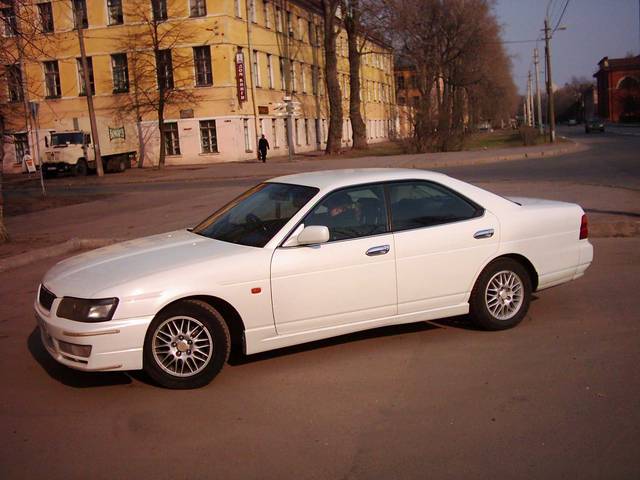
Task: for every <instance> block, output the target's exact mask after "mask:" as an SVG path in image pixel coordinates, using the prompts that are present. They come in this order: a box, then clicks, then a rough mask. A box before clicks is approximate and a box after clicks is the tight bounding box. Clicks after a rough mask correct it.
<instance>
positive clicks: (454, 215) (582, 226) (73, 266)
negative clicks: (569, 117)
mask: <svg viewBox="0 0 640 480" xmlns="http://www.w3.org/2000/svg"><path fill="white" fill-rule="evenodd" d="M587 230H588V229H587V217H586V215H585V214H584V211H583V210H582V208H580V207H579V206H578V205H575V204H572V203H563V202H556V201H550V200H536V199H532V198H515V197H514V198H510V199H507V198H503V197H500V196H498V195H495V194H493V193H490V192H488V191H486V190H482V189H481V188H478V187H475V186H473V185H470V184H468V183H464V182H461V181H459V180H455V179H453V178H451V177H448V176H446V175H443V174H441V173H435V172H427V171H423V170H394V169H362V170H335V171H327V172H313V173H302V174H297V175H289V176H286V177H279V178H275V179H272V180H269V181H266V182H264V183H261V184H259V185H257V186H255V187H253V188H252V189H251V190H249V191H247V192H246V193H244V194H242V195H241V196H239V197H238V198H236V199H235V200H233V201H231V202H230V203H229V204H227V205H226V206H225V207H223V208H221V209H220V210H219V211H218V212H216V213H214V214H213V215H211V216H210V217H209V218H207V219H206V220H204V221H203V222H202V223H200V224H199V225H198V226H196V227H195V228H193V229H184V230H178V231H175V232H170V233H165V234H161V235H155V236H152V237H147V238H142V239H138V240H133V241H129V242H126V243H121V244H119V245H112V246H110V247H106V248H102V249H100V250H95V251H93V252H87V253H84V254H82V255H78V256H76V257H72V258H69V259H66V260H64V261H62V262H60V263H58V264H57V265H55V266H54V267H53V268H52V269H51V270H49V272H48V273H47V274H46V275H45V276H44V279H43V280H42V283H41V285H40V287H39V288H38V293H37V295H36V299H35V305H34V308H35V313H36V318H37V320H38V324H39V326H40V332H41V335H42V340H43V343H44V346H45V347H46V349H47V351H48V352H49V353H50V354H51V356H52V357H53V358H54V359H55V360H57V361H58V362H60V363H62V364H64V365H67V366H69V367H71V368H76V369H78V370H87V371H114V370H136V369H142V368H144V369H145V370H146V371H147V372H148V374H149V375H150V377H151V378H153V379H154V380H155V381H156V382H157V383H159V384H160V385H163V386H165V387H171V388H193V387H201V386H203V385H206V384H207V383H209V382H210V381H211V380H212V379H213V377H215V376H216V374H217V373H218V372H219V371H220V370H221V369H222V367H223V365H224V364H225V363H226V361H227V359H228V357H229V353H230V348H231V345H232V344H233V345H237V346H238V347H239V348H242V349H243V351H244V353H246V354H252V353H258V352H263V351H266V350H272V349H275V348H281V347H287V346H290V345H296V344H299V343H304V342H310V341H313V340H320V339H323V338H328V337H333V336H336V335H344V334H346V333H352V332H356V331H359V330H365V329H369V328H376V327H382V326H385V325H394V324H402V323H409V322H419V321H424V320H431V319H435V318H443V317H450V316H454V315H463V314H467V313H468V314H470V318H471V319H472V320H473V321H474V322H475V324H476V325H478V326H479V327H481V328H484V329H487V330H503V329H506V328H510V327H513V326H515V325H516V324H518V323H520V321H521V320H522V319H523V318H524V316H525V315H526V313H527V309H528V308H529V302H530V300H531V295H532V292H537V291H540V290H543V289H545V288H548V287H553V286H555V285H559V284H561V283H565V282H568V281H570V280H573V279H576V278H578V277H580V276H582V275H583V274H584V272H585V270H586V269H587V267H589V265H590V264H591V260H592V258H593V247H592V246H591V244H590V243H589V241H588V239H587V236H588V232H587ZM557 298H559V297H557ZM558 303H560V302H558ZM558 308H564V307H562V306H561V305H558ZM461 343H462V342H461ZM458 347H459V348H461V349H463V348H464V345H462V344H460V345H458ZM451 348H453V347H451ZM409 354H411V352H409ZM520 354H521V355H522V354H523V353H522V352H520ZM524 354H526V353H524Z"/></svg>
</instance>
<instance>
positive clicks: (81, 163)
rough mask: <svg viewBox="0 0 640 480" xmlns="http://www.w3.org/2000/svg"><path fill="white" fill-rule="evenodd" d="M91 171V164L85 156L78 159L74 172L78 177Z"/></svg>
mask: <svg viewBox="0 0 640 480" xmlns="http://www.w3.org/2000/svg"><path fill="white" fill-rule="evenodd" d="M88 172H89V166H88V165H87V161H86V160H85V159H84V158H81V159H80V160H78V163H76V164H75V165H74V167H73V174H74V175H75V176H76V177H86V176H87V173H88Z"/></svg>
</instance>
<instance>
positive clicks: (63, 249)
mask: <svg viewBox="0 0 640 480" xmlns="http://www.w3.org/2000/svg"><path fill="white" fill-rule="evenodd" d="M119 241H121V240H118V239H115V238H72V239H70V240H67V241H66V242H64V243H59V244H58V245H53V246H51V247H45V248H38V249H35V250H31V251H30V252H26V253H22V254H20V255H14V256H13V257H8V258H5V259H3V260H0V272H4V271H6V270H11V269H13V268H19V267H23V266H25V265H28V264H30V263H34V262H37V261H39V260H44V259H46V258H50V257H56V256H58V255H64V254H65V253H70V252H73V251H75V250H83V249H94V248H100V247H106V246H107V245H112V244H114V243H117V242H119Z"/></svg>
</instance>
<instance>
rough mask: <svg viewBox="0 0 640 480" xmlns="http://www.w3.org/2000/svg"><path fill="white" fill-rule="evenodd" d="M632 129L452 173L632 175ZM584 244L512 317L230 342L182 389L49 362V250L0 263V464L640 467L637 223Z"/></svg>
mask: <svg viewBox="0 0 640 480" xmlns="http://www.w3.org/2000/svg"><path fill="white" fill-rule="evenodd" d="M572 134H575V135H580V131H579V130H574V131H573V132H572ZM639 140H640V139H636V138H632V137H621V136H615V135H612V134H606V133H605V134H604V135H598V136H596V135H594V136H593V137H588V138H586V139H585V141H586V142H589V143H591V146H592V147H593V148H591V149H590V150H588V151H586V152H582V153H580V154H572V155H566V156H564V157H557V158H555V159H553V160H552V161H548V160H540V159H537V160H531V161H522V162H512V163H505V164H497V165H486V166H474V167H460V168H458V169H447V172H448V173H451V174H454V175H455V176H458V177H460V178H463V179H467V180H470V181H473V182H477V183H483V182H489V181H500V180H501V181H504V182H508V181H510V180H512V179H517V180H518V181H525V180H527V181H532V182H533V183H532V184H534V183H535V182H536V181H540V182H544V181H554V180H555V181H559V182H561V181H566V182H577V183H583V184H585V185H594V184H595V185H613V186H616V187H619V188H622V189H637V188H638V186H639V185H638V179H639V178H640V172H639V171H638V168H639V167H638V163H639V161H640V158H639V155H638V152H640V149H639V148H638V146H640V143H639ZM545 164H546V167H545V166H544V165H545ZM456 172H457V173H456ZM241 182H248V181H247V180H242V181H241ZM196 183H198V182H196ZM166 187H167V185H166V184H159V185H158V184H156V185H152V184H147V185H146V186H145V187H144V188H148V189H151V190H152V189H155V188H159V189H162V188H166ZM232 187H233V189H237V188H239V187H242V184H238V183H233V184H230V185H229V188H223V189H221V192H220V194H219V195H220V201H222V196H223V195H224V196H228V195H229V192H230V190H231V189H232ZM118 188H122V187H118ZM185 188H187V189H188V188H191V187H185ZM205 188H206V187H205V185H203V184H202V183H199V184H198V187H197V188H196V187H194V192H193V193H194V194H196V193H197V194H198V195H201V197H198V198H200V200H198V201H204V200H203V199H204V198H207V199H209V198H210V197H209V196H206V197H205V192H204V191H202V190H203V189H205ZM151 190H149V191H151ZM196 190H197V191H196ZM144 193H145V191H141V192H140V196H142V195H144ZM174 195H176V196H177V195H185V193H180V189H179V188H178V187H177V186H176V188H175V193H174ZM132 198H135V199H136V200H137V201H138V200H139V201H142V197H140V199H139V198H138V197H132ZM169 198H170V197H169ZM215 198H218V197H215ZM154 201H157V200H154ZM216 201H217V200H216ZM199 207H200V208H201V209H205V208H208V207H207V206H206V205H204V204H203V205H200V206H199ZM145 212H146V213H145V215H147V216H150V215H158V214H159V213H158V212H161V210H160V209H157V210H147V211H145ZM178 213H179V212H178ZM185 214H186V209H185ZM18 218H19V217H18ZM75 221H76V222H83V221H85V219H84V218H81V217H78V219H76V220H75ZM114 221H115V220H114ZM167 221H168V222H169V223H170V222H173V221H176V220H175V219H168V220H167ZM91 225H94V224H91ZM133 226H134V224H133V223H132V227H133ZM169 226H170V225H169ZM121 228H125V227H123V226H121ZM593 243H594V246H595V261H594V264H593V266H592V267H591V268H590V269H589V270H588V271H587V273H586V275H585V277H584V278H582V279H579V280H577V281H575V282H572V283H570V284H567V285H564V286H561V287H557V288H553V289H550V290H547V291H543V292H540V293H539V294H537V295H536V299H535V301H534V302H532V306H531V310H530V312H529V314H528V316H527V317H526V318H525V320H524V321H523V323H522V324H521V325H519V326H518V327H517V328H515V329H512V330H509V331H504V332H492V333H489V332H482V331H477V330H474V329H472V328H471V327H470V326H469V325H468V324H467V323H466V321H465V319H464V318H456V319H453V320H447V321H441V322H434V323H430V324H427V323H417V324H413V325H406V326H400V327H389V328H383V329H377V330H373V331H370V332H364V333H360V334H355V335H349V336H346V337H340V338H337V339H332V340H328V341H322V342H315V343H312V344H308V345H304V346H300V347H296V348H289V349H285V350H280V351H276V352H269V353H265V354H259V355H256V356H252V357H240V358H235V359H234V360H233V362H232V364H231V365H228V366H227V367H226V368H225V369H224V370H223V372H222V373H221V375H220V376H218V377H217V378H216V379H215V380H214V382H213V383H212V384H211V385H209V386H208V387H206V388H203V389H200V390H195V391H179V392H178V391H168V390H162V389H160V388H157V387H155V386H153V385H151V384H149V383H148V382H147V380H146V379H145V377H144V376H143V375H140V374H134V375H131V376H130V375H127V374H123V373H99V374H87V373H81V372H75V371H73V370H70V369H67V368H65V367H62V366H60V365H58V364H56V363H55V362H54V361H53V360H51V359H50V358H49V357H48V355H47V354H46V352H45V351H44V349H43V347H42V345H41V343H40V339H39V336H38V333H37V330H36V329H35V322H34V320H33V315H32V307H31V305H32V302H33V298H34V296H35V289H36V286H37V284H38V282H39V280H40V278H41V277H42V275H43V274H44V272H45V271H46V270H47V269H48V268H50V266H51V265H52V264H53V263H55V261H57V259H49V260H48V261H44V262H41V263H37V264H31V265H29V266H27V267H24V268H22V269H19V270H13V271H10V272H5V273H4V274H3V278H2V282H0V305H2V310H1V312H2V315H0V348H1V351H2V355H0V384H2V385H4V386H5V388H4V391H3V394H2V395H1V396H0V425H1V426H2V435H1V436H0V478H2V479H13V478H38V477H42V478H48V479H57V478H61V479H62V478H65V479H68V478H109V479H112V478H135V477H137V478H152V477H153V478H160V479H162V478H172V479H182V478H230V479H235V478H238V479H247V478H256V479H257V478H259V479H271V478H274V479H276V478H277V479H281V478H296V479H298V478H300V479H306V478H313V479H325V478H326V479H357V478H366V479H372V478H373V479H378V478H379V479H389V478H421V479H422V478H451V479H459V478H487V479H489V478H490V479H502V478H568V479H573V478H580V479H590V478H593V479H596V478H598V479H600V478H607V479H618V478H619V479H627V478H640V409H639V408H638V406H640V348H638V345H640V323H639V322H638V318H640V314H639V313H640V309H639V308H638V305H637V303H636V301H635V300H636V299H635V295H636V285H637V281H638V278H639V274H640V238H625V239H620V238H610V239H596V240H593Z"/></svg>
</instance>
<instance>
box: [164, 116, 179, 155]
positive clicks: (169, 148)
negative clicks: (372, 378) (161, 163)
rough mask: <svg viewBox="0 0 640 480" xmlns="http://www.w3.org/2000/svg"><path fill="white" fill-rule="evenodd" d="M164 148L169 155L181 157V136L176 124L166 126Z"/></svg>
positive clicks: (170, 123)
mask: <svg viewBox="0 0 640 480" xmlns="http://www.w3.org/2000/svg"><path fill="white" fill-rule="evenodd" d="M164 148H165V153H166V154H167V155H180V136H179V135H178V124H177V123H176V122H168V123H165V124H164Z"/></svg>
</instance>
